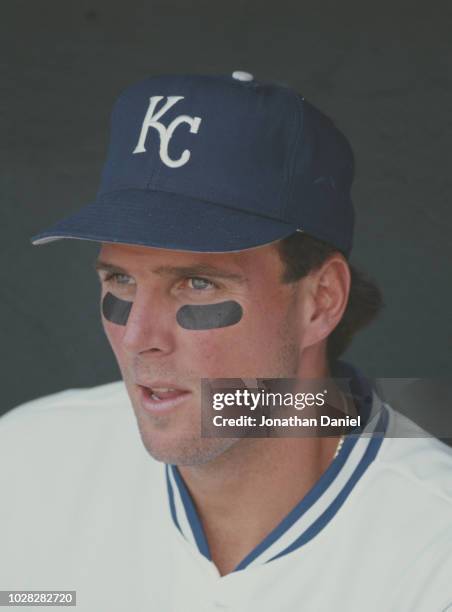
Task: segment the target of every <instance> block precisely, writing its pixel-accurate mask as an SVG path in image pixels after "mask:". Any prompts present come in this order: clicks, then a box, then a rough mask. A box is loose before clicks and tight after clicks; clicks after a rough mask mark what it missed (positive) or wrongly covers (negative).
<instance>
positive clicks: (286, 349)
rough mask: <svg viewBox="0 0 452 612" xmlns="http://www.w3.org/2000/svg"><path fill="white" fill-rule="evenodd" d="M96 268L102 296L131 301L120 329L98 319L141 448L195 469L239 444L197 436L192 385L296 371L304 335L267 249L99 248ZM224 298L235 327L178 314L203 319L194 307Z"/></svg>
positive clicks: (196, 395)
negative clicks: (193, 321) (192, 321)
mask: <svg viewBox="0 0 452 612" xmlns="http://www.w3.org/2000/svg"><path fill="white" fill-rule="evenodd" d="M98 268H99V276H100V279H101V283H102V298H101V299H103V298H104V296H105V295H106V294H108V293H109V294H111V295H113V296H115V297H117V298H120V299H121V300H124V301H127V302H132V303H133V305H132V307H131V310H130V312H129V316H128V319H127V321H126V322H125V324H124V322H123V324H118V323H117V322H116V323H115V322H112V320H108V318H106V317H105V316H102V320H103V325H104V329H105V332H106V334H107V337H108V339H109V341H110V344H111V347H112V349H113V351H114V354H115V356H116V359H117V361H118V364H119V368H120V370H121V373H122V377H123V379H124V382H125V384H126V387H127V391H128V393H129V396H130V399H131V402H132V405H133V409H134V411H135V415H136V418H137V422H138V426H139V429H140V434H141V437H142V440H143V443H144V445H145V447H146V448H147V450H148V452H149V453H150V454H151V455H152V456H153V457H155V458H156V459H157V460H160V461H164V462H166V463H175V464H179V465H195V464H201V463H205V462H207V461H210V460H212V459H215V458H216V457H218V456H220V455H221V454H222V453H224V452H227V451H228V449H229V448H231V446H233V445H235V444H240V440H239V441H237V440H235V439H230V438H228V439H220V438H207V437H206V438H202V437H201V415H200V405H201V397H200V390H201V385H200V379H201V378H242V379H243V378H279V377H283V378H290V377H293V376H295V375H296V372H297V369H298V365H299V363H298V362H299V355H300V338H301V337H302V333H303V330H302V329H300V325H299V318H300V317H299V315H298V310H299V308H298V307H297V298H296V292H295V287H294V285H290V284H282V283H281V277H282V273H283V264H282V262H281V259H280V256H279V254H278V252H277V250H276V248H275V246H265V247H259V248H256V249H250V250H246V251H241V252H237V253H219V254H217V253H214V254H212V253H202V254H200V253H191V252H181V251H172V250H168V249H157V248H148V247H139V246H128V245H114V244H104V245H102V249H101V251H100V254H99V260H98ZM225 302H228V303H233V304H235V307H236V309H237V305H240V308H241V313H242V314H241V318H240V320H239V321H238V322H235V323H233V324H226V325H223V326H221V327H218V326H217V324H216V323H215V320H216V319H215V318H214V319H213V320H211V319H209V318H208V319H209V320H208V321H207V323H206V325H205V326H204V328H199V325H198V328H196V329H188V328H187V326H186V325H184V324H183V323H184V321H183V317H182V319H181V312H185V311H186V310H187V309H185V311H181V310H180V309H181V308H183V307H186V306H190V307H193V308H191V310H192V311H193V312H195V313H201V315H200V320H201V321H202V317H203V316H205V315H204V314H202V313H205V312H208V311H209V309H207V310H206V309H202V308H199V307H202V306H208V305H215V304H219V303H225ZM215 309H216V307H215V306H214V311H215ZM189 310H190V309H189ZM239 310H240V309H239ZM178 313H179V314H178ZM107 316H108V313H107ZM109 318H110V319H113V320H114V317H109ZM198 318H199V317H198ZM220 319H221V317H220ZM181 322H182V325H181ZM225 322H226V323H228V321H227V320H226V321H224V320H223V324H224V323H225ZM201 327H202V325H201ZM206 327H207V328H206Z"/></svg>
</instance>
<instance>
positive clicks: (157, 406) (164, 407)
mask: <svg viewBox="0 0 452 612" xmlns="http://www.w3.org/2000/svg"><path fill="white" fill-rule="evenodd" d="M137 386H138V390H139V398H140V403H141V405H142V407H143V408H144V409H145V410H147V411H149V412H154V413H155V412H158V413H162V412H166V411H168V410H171V409H173V408H175V407H176V406H178V405H179V404H180V403H182V402H183V401H185V399H186V397H187V396H188V395H190V393H191V392H190V391H189V390H188V389H181V388H180V387H176V386H172V385H171V383H169V382H160V381H158V382H155V383H152V384H145V385H143V384H141V383H137Z"/></svg>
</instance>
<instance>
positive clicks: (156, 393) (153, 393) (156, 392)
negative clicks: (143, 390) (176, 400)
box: [150, 387, 177, 400]
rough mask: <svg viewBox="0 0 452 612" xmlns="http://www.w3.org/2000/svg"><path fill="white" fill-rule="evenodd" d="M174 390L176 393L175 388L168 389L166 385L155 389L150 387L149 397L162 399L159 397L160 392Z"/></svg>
mask: <svg viewBox="0 0 452 612" xmlns="http://www.w3.org/2000/svg"><path fill="white" fill-rule="evenodd" d="M174 391H175V392H176V393H177V389H173V388H171V389H170V388H167V387H159V388H156V389H150V393H151V397H152V399H155V400H161V399H164V398H162V397H161V394H162V393H172V392H174Z"/></svg>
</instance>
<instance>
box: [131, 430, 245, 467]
mask: <svg viewBox="0 0 452 612" xmlns="http://www.w3.org/2000/svg"><path fill="white" fill-rule="evenodd" d="M140 436H141V440H142V442H143V445H144V447H145V449H146V450H147V452H148V453H149V455H150V456H151V457H152V458H153V459H155V461H159V462H161V463H168V464H172V465H186V466H190V465H192V466H196V465H204V464H207V463H210V462H211V461H214V460H215V459H217V458H218V457H219V456H221V455H222V454H223V453H225V452H226V451H227V450H229V448H231V447H232V446H233V445H234V444H235V440H234V439H232V438H228V439H224V438H201V437H200V436H199V435H198V436H194V435H193V436H187V435H185V436H183V435H179V436H177V435H174V434H173V435H168V432H165V433H163V432H153V433H152V435H149V433H148V432H143V431H142V430H141V429H140Z"/></svg>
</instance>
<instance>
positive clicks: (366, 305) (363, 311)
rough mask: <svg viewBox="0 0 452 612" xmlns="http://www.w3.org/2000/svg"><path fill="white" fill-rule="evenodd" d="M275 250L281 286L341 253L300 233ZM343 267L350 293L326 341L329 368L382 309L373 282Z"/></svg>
mask: <svg viewBox="0 0 452 612" xmlns="http://www.w3.org/2000/svg"><path fill="white" fill-rule="evenodd" d="M276 247H277V249H278V251H279V254H280V257H281V259H282V262H283V264H284V266H285V270H284V273H283V277H282V282H283V283H293V282H296V281H298V280H300V279H301V278H303V277H304V276H307V275H308V274H309V273H310V272H311V271H313V270H316V269H318V268H320V266H321V265H322V264H323V262H324V261H326V259H327V258H328V257H329V256H330V255H332V254H333V253H341V251H338V249H337V248H335V247H333V246H331V245H329V244H327V243H326V242H323V241H321V240H318V239H317V238H313V237H312V236H309V235H308V234H305V233H303V232H296V233H295V234H291V235H290V236H289V237H288V238H284V239H283V240H280V241H278V242H277V244H276ZM341 254H342V255H343V253H341ZM347 263H348V267H349V269H350V274H351V284H350V292H349V296H348V302H347V306H346V308H345V310H344V313H343V315H342V319H341V320H340V321H339V323H338V324H337V326H336V327H335V329H334V330H333V331H332V332H331V334H330V335H329V336H328V339H327V357H328V361H329V363H330V364H331V363H333V362H334V361H335V360H336V359H338V357H340V356H341V355H342V353H343V352H344V351H345V349H346V348H348V346H349V345H350V343H351V341H352V339H353V336H354V335H355V334H356V332H357V331H358V330H360V329H362V328H364V327H367V326H368V325H369V324H370V323H371V322H372V321H373V320H374V319H375V318H376V317H377V315H378V314H379V313H380V311H381V310H382V308H383V307H384V302H383V295H382V292H381V290H380V288H379V287H378V285H377V284H376V283H375V281H373V280H372V279H371V278H370V277H369V276H368V275H367V274H365V273H364V272H363V271H362V270H359V269H358V268H356V267H355V266H354V265H352V264H350V262H348V261H347Z"/></svg>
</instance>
